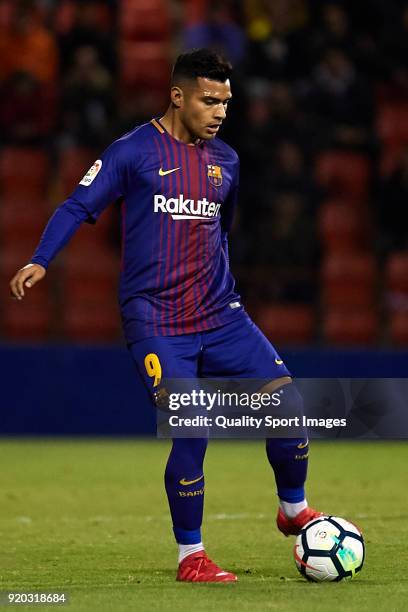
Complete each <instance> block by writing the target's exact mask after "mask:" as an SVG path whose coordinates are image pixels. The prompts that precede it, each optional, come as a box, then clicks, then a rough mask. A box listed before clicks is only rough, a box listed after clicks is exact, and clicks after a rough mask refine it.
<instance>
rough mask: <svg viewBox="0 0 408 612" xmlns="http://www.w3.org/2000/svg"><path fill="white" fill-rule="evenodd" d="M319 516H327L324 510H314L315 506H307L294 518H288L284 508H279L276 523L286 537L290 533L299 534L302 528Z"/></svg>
mask: <svg viewBox="0 0 408 612" xmlns="http://www.w3.org/2000/svg"><path fill="white" fill-rule="evenodd" d="M319 516H325V514H324V513H323V512H318V511H317V510H313V508H309V506H308V507H307V508H305V509H304V510H302V511H301V512H299V514H297V515H296V516H295V517H294V518H291V519H290V518H288V517H287V516H286V514H284V512H283V510H282V508H279V510H278V516H277V517H276V524H277V526H278V529H279V531H281V532H282V533H283V535H285V536H286V537H288V536H290V535H298V534H299V533H300V531H301V530H302V528H303V527H304V526H305V525H306V523H309V521H312V520H313V519H316V518H319Z"/></svg>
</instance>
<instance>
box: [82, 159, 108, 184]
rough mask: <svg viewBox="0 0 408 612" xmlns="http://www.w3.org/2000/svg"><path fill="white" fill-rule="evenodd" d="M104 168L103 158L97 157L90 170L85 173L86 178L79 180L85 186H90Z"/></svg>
mask: <svg viewBox="0 0 408 612" xmlns="http://www.w3.org/2000/svg"><path fill="white" fill-rule="evenodd" d="M101 168H102V160H101V159H97V160H96V162H95V163H94V164H93V166H91V167H90V168H89V170H88V172H87V173H86V174H85V176H84V178H83V179H82V180H81V181H80V182H79V184H80V185H83V186H84V187H89V185H91V184H92V183H93V181H94V180H95V178H96V177H97V175H98V174H99V171H100V169H101Z"/></svg>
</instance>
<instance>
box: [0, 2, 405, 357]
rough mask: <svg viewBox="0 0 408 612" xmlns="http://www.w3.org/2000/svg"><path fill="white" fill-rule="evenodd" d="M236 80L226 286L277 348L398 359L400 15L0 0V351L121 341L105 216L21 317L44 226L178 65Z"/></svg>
mask: <svg viewBox="0 0 408 612" xmlns="http://www.w3.org/2000/svg"><path fill="white" fill-rule="evenodd" d="M201 46H206V47H211V48H214V49H216V50H218V51H219V52H221V53H223V54H224V55H225V56H226V57H228V58H229V59H230V60H231V61H232V63H233V65H234V68H235V72H234V77H233V81H232V88H233V96H234V97H233V101H232V103H231V106H230V109H229V111H228V112H229V117H228V120H227V121H226V123H225V126H223V128H222V133H221V135H220V136H221V138H223V139H225V140H226V141H227V142H228V143H229V144H231V145H232V146H233V147H234V148H235V149H236V150H237V151H238V153H239V155H240V158H241V189H240V205H239V211H238V213H237V219H236V223H235V226H234V230H233V233H232V236H231V240H230V249H231V257H232V268H233V272H234V275H235V276H236V278H237V281H238V289H239V291H240V292H241V295H242V297H243V299H244V300H245V303H246V305H247V309H248V310H249V311H250V313H251V314H252V316H253V317H254V318H255V320H256V321H257V322H258V323H259V324H260V326H261V327H262V328H263V329H264V330H265V331H266V333H267V335H268V336H269V337H270V338H271V339H272V340H273V341H274V342H275V343H276V344H278V345H279V344H286V343H289V344H290V343H291V344H305V343H306V344H309V343H323V344H324V343H326V344H330V345H353V344H354V345H378V344H380V345H387V344H391V345H408V233H407V226H408V224H407V221H408V105H407V102H408V2H403V1H402V0H401V1H399V0H393V2H389V1H386V0H359V1H358V2H355V1H353V0H344V1H330V0H329V1H323V0H224V1H218V0H167V1H166V0H86V1H82V0H30V1H28V0H25V1H24V0H0V232H1V235H0V240H1V242H0V245H1V252H2V256H1V261H0V275H1V281H2V286H3V290H2V295H3V297H4V298H5V299H4V300H2V308H1V311H0V333H1V336H2V337H3V338H4V339H23V340H24V339H26V340H27V339H29V340H30V339H33V340H42V339H47V340H53V339H57V340H60V339H65V340H66V339H73V340H84V341H98V340H102V341H104V340H106V341H110V340H115V339H117V338H118V337H120V336H119V331H118V326H119V320H118V314H117V308H116V304H115V299H116V298H115V283H116V274H117V258H118V257H119V251H120V236H119V233H120V232H119V223H118V217H119V215H118V211H116V210H115V208H114V207H112V210H111V211H110V212H108V213H107V214H106V215H104V217H103V218H102V220H101V222H100V223H98V226H100V227H99V228H98V227H97V228H83V229H81V230H80V231H79V233H78V236H77V237H75V238H74V240H73V241H72V244H71V245H70V246H69V247H68V248H67V250H66V252H65V253H64V254H63V255H62V256H61V257H60V258H59V259H58V261H57V262H56V264H55V266H52V267H51V269H50V274H49V281H48V283H43V286H42V287H41V289H40V287H38V288H36V289H35V290H33V292H32V295H30V297H29V299H28V300H27V301H26V302H25V303H23V304H15V303H13V302H11V300H7V299H6V289H5V287H6V286H7V282H8V280H9V276H10V275H12V274H13V273H14V271H15V269H17V268H18V267H21V265H22V264H24V263H25V262H26V261H28V259H29V257H30V255H31V254H32V251H33V248H34V246H35V244H36V242H37V241H38V238H39V236H40V233H41V229H42V227H43V224H44V222H45V221H46V219H47V217H48V216H49V214H50V212H51V211H52V209H53V208H54V207H55V206H56V205H57V204H58V203H59V201H62V199H64V197H66V196H67V195H68V193H69V191H70V190H71V189H72V188H73V187H74V186H75V184H76V183H77V182H78V180H79V179H80V178H81V176H82V175H83V174H84V173H85V171H86V170H87V168H88V167H89V165H90V164H91V163H92V162H93V160H94V158H95V157H97V156H99V154H100V152H101V151H102V150H103V149H104V148H105V146H107V145H108V144H109V143H110V142H111V141H112V140H113V139H115V138H116V137H118V136H120V135H121V134H122V133H124V132H126V131H127V130H129V129H131V128H132V127H134V126H135V125H137V124H140V123H142V122H145V121H149V120H150V119H151V118H152V117H153V116H160V114H161V113H163V112H164V111H165V109H166V107H167V103H168V90H169V77H170V68H171V64H172V62H173V60H174V59H175V57H176V56H177V54H178V53H180V52H181V51H183V50H186V49H190V48H193V47H201Z"/></svg>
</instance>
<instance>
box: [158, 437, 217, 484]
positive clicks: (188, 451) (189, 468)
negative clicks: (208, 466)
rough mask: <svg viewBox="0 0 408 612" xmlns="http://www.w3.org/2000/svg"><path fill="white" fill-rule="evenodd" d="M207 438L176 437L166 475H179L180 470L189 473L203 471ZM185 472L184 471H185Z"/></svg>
mask: <svg viewBox="0 0 408 612" xmlns="http://www.w3.org/2000/svg"><path fill="white" fill-rule="evenodd" d="M207 444H208V439H207V438H174V440H173V446H172V448H171V451H170V455H169V460H168V462H167V467H166V476H167V477H169V476H170V475H171V474H173V473H174V474H175V477H177V476H178V474H179V472H180V470H181V471H183V470H184V472H188V473H189V475H191V474H193V475H194V474H195V473H196V472H202V469H203V463H204V457H205V452H206V450H207ZM184 472H183V473H184Z"/></svg>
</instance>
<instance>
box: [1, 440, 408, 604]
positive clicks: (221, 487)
mask: <svg viewBox="0 0 408 612" xmlns="http://www.w3.org/2000/svg"><path fill="white" fill-rule="evenodd" d="M168 447H169V444H168V443H167V442H163V441H156V440H152V441H141V440H137V439H136V440H79V441H73V440H21V439H20V440H5V439H3V440H2V441H0V453H1V488H0V496H1V503H0V531H1V540H0V542H1V546H0V550H1V553H0V580H1V583H0V590H2V591H5V590H16V591H26V592H30V591H65V592H67V593H68V594H69V597H70V603H69V605H67V606H60V607H59V609H67V610H70V611H72V612H73V611H76V610H89V611H93V610H95V611H98V612H99V611H104V610H112V611H119V610H221V611H222V610H234V611H235V610H252V611H253V610H279V611H287V610H290V611H292V610H293V611H296V612H297V611H298V610H301V611H302V612H304V611H309V610H310V611H312V610H313V611H324V612H326V611H331V610H334V611H336V612H337V611H338V610H340V611H343V610H344V611H346V610H347V611H350V610H359V611H360V610H371V609H375V610H376V612H377V611H380V610H387V612H392V611H394V610H395V611H400V610H406V609H407V608H408V577H407V562H408V552H407V551H408V546H407V542H408V520H407V519H408V510H407V490H406V487H407V478H406V475H407V465H408V444H406V443H402V442H399V443H398V442H395V443H384V442H364V443H363V442H359V443H356V442H351V443H344V442H343V443H340V442H330V443H329V442H315V443H314V444H312V449H311V461H310V471H309V481H308V498H309V501H310V503H311V505H313V506H315V507H317V508H319V509H321V510H324V511H327V512H329V513H333V514H337V515H339V516H344V517H346V518H349V519H350V520H352V521H354V522H356V523H357V524H359V525H360V526H361V528H362V530H363V532H364V535H365V538H366V545H367V557H366V563H365V566H364V568H363V570H362V572H361V574H360V575H359V576H358V577H357V578H356V579H355V580H354V581H351V582H347V583H339V584H309V583H307V582H305V581H304V580H303V579H302V578H301V577H300V575H299V574H298V572H297V570H296V567H295V564H294V562H293V558H292V547H293V541H294V539H293V538H290V539H289V538H284V537H283V536H282V535H281V534H280V533H278V531H277V530H276V528H275V524H274V519H275V514H276V506H277V502H276V497H275V494H274V484H273V479H272V475H271V471H270V469H269V466H268V464H267V461H266V458H265V455H264V449H263V444H262V443H261V442H241V441H239V442H232V441H230V442H222V441H214V442H212V443H211V444H210V447H209V450H208V453H207V458H206V490H207V493H206V501H205V506H206V507H205V523H204V529H203V539H204V542H205V544H206V547H207V551H208V553H209V554H210V556H212V557H213V558H214V560H216V561H217V563H219V564H220V565H221V566H222V567H225V568H227V569H230V570H232V571H235V572H236V573H237V574H238V576H239V582H238V583H237V584H229V585H228V584H227V585H217V584H215V585H192V584H180V583H176V582H175V572H176V546H175V544H174V542H173V539H172V533H171V525H170V520H169V515H168V511H167V501H166V498H165V493H164V489H163V486H162V482H163V467H164V464H165V461H166V457H167V452H168ZM10 607H13V609H14V608H17V606H5V607H4V609H9V608H10ZM18 608H19V609H24V610H33V609H41V610H48V611H49V610H51V609H55V608H54V606H47V607H45V606H39V605H37V606H30V607H28V606H18Z"/></svg>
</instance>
